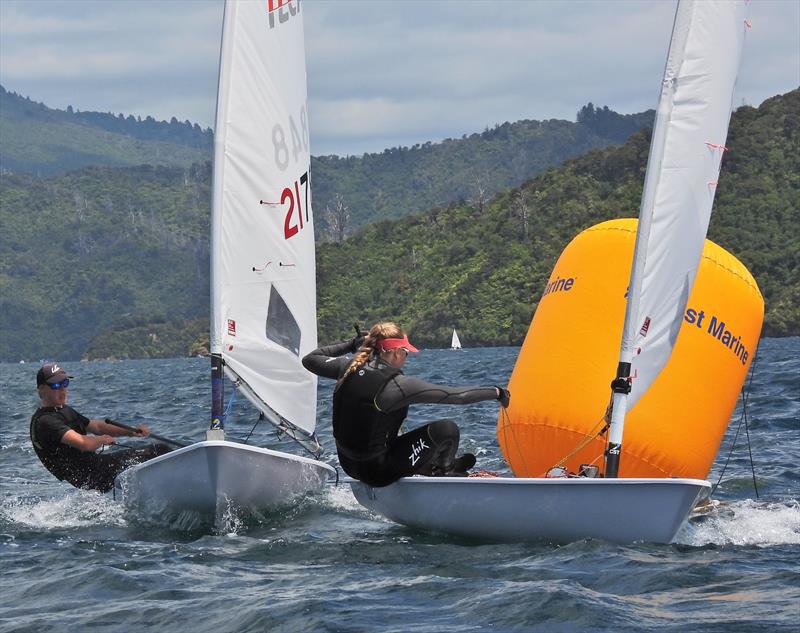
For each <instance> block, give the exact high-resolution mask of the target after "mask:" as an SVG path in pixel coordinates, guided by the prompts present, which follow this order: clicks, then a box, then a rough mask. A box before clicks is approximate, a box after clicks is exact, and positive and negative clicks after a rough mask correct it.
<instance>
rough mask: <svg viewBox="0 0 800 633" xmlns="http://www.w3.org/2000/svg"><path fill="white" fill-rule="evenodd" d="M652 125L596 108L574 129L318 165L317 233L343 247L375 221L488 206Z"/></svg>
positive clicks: (519, 128) (519, 131)
mask: <svg viewBox="0 0 800 633" xmlns="http://www.w3.org/2000/svg"><path fill="white" fill-rule="evenodd" d="M653 117H654V112H653V111H652V110H649V111H647V112H643V113H640V114H631V115H621V114H617V113H616V112H613V111H612V110H609V109H608V107H607V106H606V107H603V108H595V107H594V105H593V104H591V103H589V104H588V105H586V106H584V107H583V108H581V109H580V111H579V112H578V115H577V122H575V123H573V122H570V121H561V120H555V119H553V120H550V121H517V122H516V123H507V122H506V123H503V124H502V125H496V126H495V127H494V128H492V129H487V130H485V131H484V132H483V133H482V134H471V135H469V136H467V135H464V136H463V137H462V138H460V139H447V140H445V141H443V142H441V143H424V144H421V145H420V144H418V145H414V146H413V147H395V148H392V149H387V150H385V151H383V152H382V153H380V154H365V155H364V156H362V157H354V156H350V157H347V158H340V157H338V156H318V157H315V158H313V159H312V163H311V168H312V171H311V173H312V182H313V187H314V205H315V207H314V208H315V210H316V216H317V218H318V228H319V229H320V230H319V231H318V233H320V234H321V237H322V238H324V239H328V240H334V241H341V239H342V238H343V237H345V236H346V235H349V234H350V233H352V232H353V231H354V230H355V229H357V228H358V227H361V226H363V225H365V224H369V223H371V222H374V221H376V220H383V219H391V218H401V217H404V216H407V215H412V214H414V213H419V212H421V211H427V210H428V209H432V208H434V207H437V206H441V205H446V204H448V203H450V202H453V201H460V202H462V203H463V202H469V203H470V204H475V205H478V206H481V205H485V204H486V203H488V201H489V200H490V199H491V198H492V197H494V195H495V194H496V193H498V192H500V191H504V190H506V189H509V188H511V187H516V186H518V185H520V184H521V183H523V182H524V181H526V180H528V179H530V178H533V177H534V176H537V175H538V174H540V173H542V172H543V171H544V170H545V169H547V168H549V167H552V166H554V165H559V164H561V163H562V162H564V161H565V160H566V159H568V158H574V157H576V156H580V155H581V154H583V153H584V152H586V151H588V150H590V149H595V148H600V147H606V146H608V145H612V144H620V143H623V142H625V140H626V139H627V138H628V137H629V136H630V135H631V134H633V133H634V132H636V131H638V130H641V129H643V128H646V127H650V126H652V124H653ZM342 207H346V210H347V211H349V214H347V213H346V211H345V209H343V208H342ZM337 211H338V213H337ZM343 211H345V214H343ZM343 215H344V221H343ZM347 215H349V218H347Z"/></svg>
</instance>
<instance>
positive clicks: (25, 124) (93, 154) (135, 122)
mask: <svg viewBox="0 0 800 633" xmlns="http://www.w3.org/2000/svg"><path fill="white" fill-rule="evenodd" d="M0 139H2V144H0V172H15V173H25V174H31V175H34V176H51V175H54V174H62V173H65V172H67V171H72V170H76V169H80V168H81V167H86V166H88V165H95V166H126V165H142V164H150V165H171V166H185V167H188V166H190V165H191V164H192V163H195V162H198V161H205V160H208V159H209V157H210V156H211V147H212V145H213V140H214V137H213V134H212V132H211V130H210V129H206V130H202V129H200V126H199V125H197V124H196V123H195V124H194V125H193V124H191V123H189V122H188V121H185V122H183V123H180V122H179V121H177V120H176V119H174V118H173V119H172V121H171V122H169V123H167V122H166V121H156V120H155V119H153V118H152V117H147V118H146V119H144V120H141V119H137V118H135V117H133V116H128V117H124V116H123V115H121V114H119V115H116V116H115V115H113V114H110V113H102V112H78V111H73V110H72V108H71V107H70V108H68V109H67V110H55V109H52V108H48V107H47V106H46V105H44V104H43V103H36V102H34V101H31V100H30V99H28V98H24V97H21V96H19V95H17V94H16V93H13V92H8V91H7V90H6V89H5V88H3V87H2V86H0Z"/></svg>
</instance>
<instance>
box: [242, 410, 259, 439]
mask: <svg viewBox="0 0 800 633" xmlns="http://www.w3.org/2000/svg"><path fill="white" fill-rule="evenodd" d="M263 419H264V414H263V413H261V412H260V411H259V413H258V417H257V418H256V423H255V424H254V425H253V428H252V429H250V432H249V433H248V434H247V437H245V438H244V440H242V444H247V440H249V439H250V436H251V435H252V434H253V431H255V430H256V427H257V426H258V423H259V422H261V420H263Z"/></svg>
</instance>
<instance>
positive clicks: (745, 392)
mask: <svg viewBox="0 0 800 633" xmlns="http://www.w3.org/2000/svg"><path fill="white" fill-rule="evenodd" d="M760 344H761V341H759V342H758V343H757V344H756V352H755V354H754V355H753V364H752V365H750V378H749V379H748V380H747V387H746V388H745V389H744V390H743V391H742V415H741V416H740V417H739V424H738V425H737V427H736V433H735V434H734V436H733V442H731V449H730V450H729V451H728V457H727V458H726V459H725V464H724V465H723V466H722V472H720V474H719V479H717V483H715V484H714V487H713V488H712V489H711V496H713V495H714V493H715V492H716V491H717V488H718V487H719V484H720V483H721V482H722V477H723V475H724V474H725V470H726V469H727V468H728V462H730V460H731V455H733V449H734V448H736V440H737V439H738V438H739V431H740V430H741V428H742V422H744V430H745V435H746V436H747V452H748V454H749V456H750V470H751V472H752V474H753V490H755V493H756V499H758V484H757V483H756V467H755V463H754V461H753V451H752V448H751V446H750V430H749V428H748V423H747V403H748V400H749V398H750V388H751V387H752V385H753V375H754V374H755V373H756V363H758V350H759V345H760Z"/></svg>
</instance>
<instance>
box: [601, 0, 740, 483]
mask: <svg viewBox="0 0 800 633" xmlns="http://www.w3.org/2000/svg"><path fill="white" fill-rule="evenodd" d="M745 7H746V2H745V0H735V1H729V0H702V1H700V0H679V2H678V6H677V8H676V11H675V21H674V24H673V28H672V37H671V40H670V46H669V52H668V55H667V62H666V65H665V69H664V78H663V81H662V84H661V95H660V98H659V102H658V109H657V111H656V118H655V124H654V127H653V137H652V140H651V144H650V154H649V157H648V160H647V172H646V175H645V182H644V190H643V192H642V202H641V207H640V210H639V225H638V229H637V233H636V246H635V248H634V254H633V262H632V265H631V276H630V281H629V284H628V301H627V305H626V309H625V321H624V325H623V330H622V343H621V347H620V355H619V362H618V365H617V372H616V377H615V379H614V380H613V381H612V383H611V389H612V413H611V425H610V431H609V437H608V447H607V450H606V471H605V476H606V477H617V476H618V473H619V464H620V456H621V453H622V436H623V429H624V424H625V414H626V412H627V411H628V409H630V408H631V407H633V406H634V404H635V403H636V402H637V401H638V399H639V398H640V397H641V396H642V395H643V394H644V393H645V392H646V391H647V388H648V387H649V386H650V384H651V383H652V382H653V381H654V380H655V379H656V377H657V376H658V374H659V372H660V371H661V369H662V368H663V366H664V365H665V364H666V362H667V360H668V359H669V356H670V354H671V353H672V349H673V347H674V345H675V340H676V339H677V336H678V332H679V330H680V326H681V323H682V321H683V315H684V311H685V309H686V302H687V301H688V298H689V293H690V291H691V288H692V285H693V283H694V278H695V275H696V272H697V267H698V265H699V262H700V256H701V254H702V250H703V243H704V241H705V236H706V232H707V230H708V223H709V220H710V217H711V209H712V205H713V201H714V193H715V191H716V184H717V178H718V176H719V169H720V165H721V161H722V153H723V151H724V150H725V139H726V137H727V132H728V122H729V121H730V113H731V110H732V99H733V90H734V87H735V85H736V75H737V73H738V69H739V61H740V59H741V51H742V46H743V41H744V31H745V28H746V27H747V26H748V23H747V20H746V19H745V17H746V12H745Z"/></svg>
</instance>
